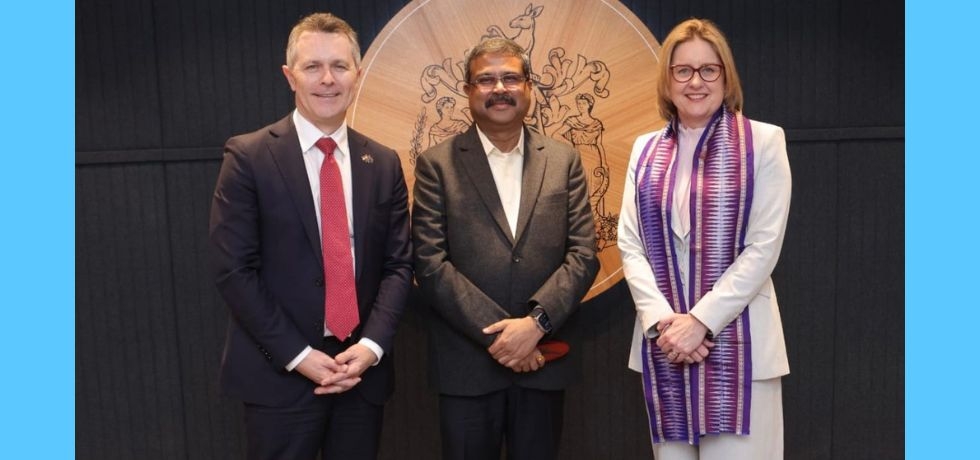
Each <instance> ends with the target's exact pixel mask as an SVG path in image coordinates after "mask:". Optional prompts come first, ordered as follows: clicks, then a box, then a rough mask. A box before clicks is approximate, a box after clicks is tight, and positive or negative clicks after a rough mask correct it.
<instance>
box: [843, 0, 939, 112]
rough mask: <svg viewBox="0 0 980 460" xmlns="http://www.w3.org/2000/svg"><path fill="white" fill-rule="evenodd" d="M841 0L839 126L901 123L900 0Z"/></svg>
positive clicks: (902, 31)
mask: <svg viewBox="0 0 980 460" xmlns="http://www.w3.org/2000/svg"><path fill="white" fill-rule="evenodd" d="M846 5H847V8H846V10H844V11H842V14H841V16H840V44H839V47H838V48H837V49H836V50H835V51H836V52H837V53H839V55H840V57H839V59H840V72H839V73H838V74H837V78H838V79H840V101H841V104H840V105H839V106H838V107H839V108H840V112H841V113H840V119H841V125H842V126H851V127H856V126H905V91H904V89H905V46H904V44H905V21H902V20H901V19H902V18H904V17H905V4H904V3H903V2H896V1H888V0H873V1H862V2H848V3H846ZM954 14H955V13H954ZM883 18H891V19H890V20H883ZM898 89H901V91H897V90H898ZM858 101H860V103H857V102H858Z"/></svg>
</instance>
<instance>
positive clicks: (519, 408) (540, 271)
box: [412, 38, 599, 460]
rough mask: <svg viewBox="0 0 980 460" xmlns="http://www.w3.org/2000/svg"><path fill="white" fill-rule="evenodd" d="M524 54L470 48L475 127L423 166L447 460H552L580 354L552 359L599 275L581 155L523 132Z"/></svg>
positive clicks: (420, 234) (418, 264) (527, 91)
mask: <svg viewBox="0 0 980 460" xmlns="http://www.w3.org/2000/svg"><path fill="white" fill-rule="evenodd" d="M529 75H530V68H529V63H528V57H527V56H526V55H525V54H524V50H523V49H521V47H520V46H519V45H517V44H516V43H514V42H513V41H511V40H507V39H501V38H497V39H490V40H487V41H485V42H483V43H481V44H479V45H478V46H477V47H475V48H474V49H473V50H472V51H471V53H470V55H469V56H468V57H467V62H466V81H467V83H466V85H465V91H466V94H467V96H468V97H469V106H470V110H471V112H472V115H473V120H474V122H475V123H474V126H471V127H470V129H469V130H468V131H466V132H465V133H462V134H459V135H457V136H454V137H452V138H450V139H448V140H446V141H445V142H443V143H441V144H439V145H437V146H435V147H432V148H430V149H429V150H428V151H426V152H424V153H423V154H422V155H421V156H420V157H419V158H418V159H417V162H416V166H415V175H416V181H415V191H414V200H415V202H414V206H413V210H412V236H413V241H414V244H415V272H416V278H417V280H418V282H419V285H420V286H421V289H422V294H423V297H424V299H425V302H426V303H427V304H428V306H429V308H430V309H431V313H432V314H431V315H430V316H431V319H430V364H431V368H432V376H433V377H434V383H435V386H436V387H437V389H438V391H439V395H440V396H439V411H440V418H441V425H442V448H443V457H444V458H446V459H467V460H472V459H493V460H497V459H499V458H500V452H501V446H502V445H504V443H506V446H507V447H506V449H507V455H508V458H509V459H534V460H542V459H553V458H555V457H556V456H557V452H558V443H559V440H560V436H561V428H562V410H563V403H564V389H565V388H566V386H567V385H568V384H569V383H570V382H571V381H572V380H573V379H574V378H575V376H576V373H577V363H576V360H577V357H576V356H575V355H576V350H575V345H574V344H572V351H571V353H570V354H569V355H568V356H565V357H563V358H560V359H557V360H555V361H550V362H547V363H545V358H544V356H543V355H542V353H541V351H539V349H538V342H539V341H540V340H541V339H542V338H545V337H546V336H547V337H548V338H549V339H565V340H567V339H568V337H566V335H565V334H563V333H565V332H567V330H565V328H563V327H564V326H566V325H567V323H568V321H569V319H571V318H572V316H573V314H574V313H575V312H576V310H577V308H578V306H579V303H580V301H581V299H582V297H583V296H584V295H585V293H586V292H587V291H588V289H589V286H590V285H591V284H592V281H593V279H594V278H595V276H596V273H597V271H598V269H599V263H598V260H597V259H596V254H595V249H594V245H595V233H594V226H593V220H592V213H591V210H590V208H589V202H588V186H587V183H586V180H585V174H584V173H583V170H582V163H581V159H580V158H579V155H578V153H577V152H576V151H575V150H574V149H573V148H572V147H571V146H570V145H566V144H561V143H558V142H556V141H554V140H551V139H549V138H547V137H545V136H543V135H541V134H539V133H538V132H536V131H533V130H529V129H527V128H526V127H525V126H524V122H523V120H524V116H525V115H526V114H527V111H528V108H529V107H530V99H531V84H532V83H531V82H530V81H529Z"/></svg>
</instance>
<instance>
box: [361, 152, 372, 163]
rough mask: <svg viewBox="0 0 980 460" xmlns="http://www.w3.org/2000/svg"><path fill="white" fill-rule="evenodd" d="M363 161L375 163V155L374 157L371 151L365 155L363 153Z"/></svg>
mask: <svg viewBox="0 0 980 460" xmlns="http://www.w3.org/2000/svg"><path fill="white" fill-rule="evenodd" d="M361 161H363V162H365V163H367V164H371V163H374V157H372V156H371V154H370V153H365V154H364V155H361Z"/></svg>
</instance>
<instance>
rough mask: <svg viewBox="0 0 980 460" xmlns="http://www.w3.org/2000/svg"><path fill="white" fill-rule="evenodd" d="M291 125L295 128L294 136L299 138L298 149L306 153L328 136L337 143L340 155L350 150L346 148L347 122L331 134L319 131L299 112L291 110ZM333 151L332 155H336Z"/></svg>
mask: <svg viewBox="0 0 980 460" xmlns="http://www.w3.org/2000/svg"><path fill="white" fill-rule="evenodd" d="M293 124H294V125H295V126H296V134H297V136H299V148H301V149H303V151H304V152H308V151H309V150H310V149H311V148H313V146H314V145H315V144H316V141H318V140H320V138H321V137H324V136H329V137H331V138H332V139H333V140H334V142H336V143H337V151H339V153H340V154H341V155H346V153H347V152H349V151H350V149H349V148H348V146H347V120H344V122H343V123H341V124H340V127H339V128H337V130H336V131H334V132H332V133H324V132H323V131H320V128H317V127H316V126H315V125H314V124H313V123H310V121H309V120H307V119H306V118H304V117H303V115H302V114H300V113H299V110H293ZM337 151H334V154H336V153H338V152H337Z"/></svg>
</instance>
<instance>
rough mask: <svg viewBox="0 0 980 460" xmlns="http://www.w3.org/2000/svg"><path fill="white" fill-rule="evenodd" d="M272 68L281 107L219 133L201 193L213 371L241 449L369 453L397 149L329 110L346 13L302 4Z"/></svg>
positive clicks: (339, 104) (400, 193)
mask: <svg viewBox="0 0 980 460" xmlns="http://www.w3.org/2000/svg"><path fill="white" fill-rule="evenodd" d="M282 70H283V73H284V74H285V76H286V79H287V81H288V82H289V86H290V87H291V88H292V90H293V91H294V92H295V100H296V110H295V111H294V112H293V113H291V114H290V115H288V116H286V117H285V118H283V119H281V120H279V121H278V122H276V123H273V124H272V125H269V126H266V127H264V128H262V129H260V130H258V131H255V132H252V133H249V134H244V135H240V136H236V137H232V138H231V139H229V140H228V142H227V144H226V145H225V154H224V162H223V163H222V165H221V172H220V174H219V177H218V182H217V186H216V187H215V191H214V199H213V202H212V206H211V225H210V236H211V246H212V256H213V262H214V266H215V276H216V284H217V287H218V290H219V291H220V293H221V296H222V297H223V298H224V300H225V302H226V303H227V304H228V307H229V308H230V310H231V320H230V323H229V326H228V333H227V339H226V344H225V351H224V356H223V359H222V368H221V384H222V387H223V389H224V390H225V392H226V393H227V394H228V395H230V396H232V397H235V398H238V399H241V400H243V401H244V403H245V422H246V430H247V436H248V457H249V458H250V459H253V458H254V459H285V458H288V459H313V458H316V457H317V455H318V453H320V452H322V454H323V458H325V459H345V460H347V459H367V458H376V457H377V446H378V440H379V437H380V432H381V419H382V413H383V404H384V402H385V401H386V400H387V398H388V397H389V396H390V395H391V392H392V390H393V375H392V372H393V368H392V363H391V358H390V354H391V346H392V343H393V336H394V333H395V327H396V325H397V323H398V320H399V318H400V316H401V314H402V312H403V311H404V308H405V303H406V300H407V295H408V291H409V289H410V287H411V277H412V268H411V241H410V239H409V238H410V235H409V220H408V219H409V217H408V203H407V201H408V191H407V188H406V186H405V179H404V175H403V173H402V169H401V163H400V161H399V159H398V156H397V154H396V153H395V152H394V151H393V150H391V149H389V148H387V147H385V146H383V145H380V144H378V143H376V142H374V141H372V140H371V139H368V138H367V137H365V136H364V135H362V134H360V133H358V132H356V131H354V130H353V129H349V128H348V127H347V125H346V123H345V121H344V117H345V116H346V112H347V107H348V106H349V104H350V102H351V100H352V98H353V94H354V89H355V87H356V84H357V81H358V79H359V78H360V75H361V69H360V50H359V48H358V44H357V36H356V34H355V33H354V31H353V30H352V29H351V28H350V26H349V25H348V24H347V23H346V22H344V21H343V20H341V19H339V18H337V17H335V16H333V15H330V14H314V15H311V16H308V17H306V18H304V19H302V20H301V21H300V22H299V23H298V24H297V25H296V26H295V27H294V28H293V30H292V32H291V33H290V36H289V43H288V46H287V49H286V65H284V66H283V68H282Z"/></svg>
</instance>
